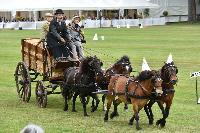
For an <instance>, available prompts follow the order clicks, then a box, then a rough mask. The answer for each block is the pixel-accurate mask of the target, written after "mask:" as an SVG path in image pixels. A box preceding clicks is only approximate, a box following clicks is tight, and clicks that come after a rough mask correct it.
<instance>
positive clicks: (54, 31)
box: [47, 9, 77, 60]
mask: <svg viewBox="0 0 200 133" xmlns="http://www.w3.org/2000/svg"><path fill="white" fill-rule="evenodd" d="M63 15H64V13H63V11H62V9H57V10H56V12H55V18H54V19H53V20H52V21H51V23H50V25H49V32H48V34H47V44H48V46H49V48H50V50H51V52H52V53H53V56H54V59H57V60H59V59H60V58H63V57H64V58H67V59H69V60H77V55H76V54H73V55H72V56H73V59H71V58H70V56H69V52H70V51H69V47H70V48H71V49H72V50H74V49H76V47H75V46H74V45H71V44H70V43H67V42H69V41H70V40H71V38H70V36H69V31H68V29H67V26H66V23H65V21H64V20H63Z"/></svg>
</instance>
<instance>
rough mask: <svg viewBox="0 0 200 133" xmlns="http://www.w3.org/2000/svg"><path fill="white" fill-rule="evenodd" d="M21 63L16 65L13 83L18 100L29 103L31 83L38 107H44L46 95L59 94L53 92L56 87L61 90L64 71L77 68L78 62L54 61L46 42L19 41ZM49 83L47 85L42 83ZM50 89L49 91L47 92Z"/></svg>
mask: <svg viewBox="0 0 200 133" xmlns="http://www.w3.org/2000/svg"><path fill="white" fill-rule="evenodd" d="M21 53H22V61H20V62H19V63H18V64H17V67H16V70H15V74H14V76H15V81H16V87H17V93H18V95H19V98H21V99H22V100H23V101H25V102H29V100H30V97H31V83H32V82H37V83H36V89H35V94H36V100H37V103H38V105H39V106H40V107H46V105H47V95H49V94H60V93H61V92H54V90H55V89H56V88H57V87H59V86H60V87H61V88H62V84H63V79H64V70H65V69H67V68H69V67H78V66H79V64H80V62H79V61H69V60H67V59H65V58H60V60H54V59H53V57H52V54H51V52H49V50H48V48H47V46H46V42H41V41H40V39H37V38H35V39H30V38H27V39H22V40H21ZM45 81H49V83H48V85H45V84H44V82H45ZM48 88H51V90H48Z"/></svg>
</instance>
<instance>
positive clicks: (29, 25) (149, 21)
mask: <svg viewBox="0 0 200 133" xmlns="http://www.w3.org/2000/svg"><path fill="white" fill-rule="evenodd" d="M167 20H168V18H167ZM173 21H176V20H173ZM69 22H70V21H69V20H67V21H66V23H67V24H68V23H69ZM166 22H169V21H166V19H165V18H164V17H162V18H146V19H121V20H101V21H100V20H82V22H81V23H82V25H84V26H85V28H98V27H118V26H120V27H126V26H138V25H139V24H142V25H143V26H153V25H165V23H166ZM170 22H171V21H170ZM43 23H44V21H37V22H8V23H3V22H1V23H0V29H2V28H5V29H8V28H9V29H11V28H12V29H19V27H22V29H40V28H41V26H42V25H43Z"/></svg>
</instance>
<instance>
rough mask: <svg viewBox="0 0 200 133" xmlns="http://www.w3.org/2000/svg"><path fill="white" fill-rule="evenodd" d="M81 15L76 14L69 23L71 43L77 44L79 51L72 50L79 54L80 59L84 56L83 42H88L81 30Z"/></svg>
mask: <svg viewBox="0 0 200 133" xmlns="http://www.w3.org/2000/svg"><path fill="white" fill-rule="evenodd" d="M79 22H80V17H79V16H74V17H73V19H72V22H71V23H70V24H69V30H70V35H71V38H72V39H71V40H72V41H71V43H72V44H73V45H75V46H76V49H77V51H72V52H73V53H75V54H77V52H78V54H77V55H78V56H79V59H80V60H82V59H83V58H84V54H83V47H82V43H86V41H85V40H84V35H83V33H82V31H81V27H80V26H79Z"/></svg>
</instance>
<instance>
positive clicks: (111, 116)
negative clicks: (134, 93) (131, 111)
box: [110, 112, 119, 119]
mask: <svg viewBox="0 0 200 133" xmlns="http://www.w3.org/2000/svg"><path fill="white" fill-rule="evenodd" d="M116 116H119V114H118V112H112V113H111V114H110V119H113V118H114V117H116Z"/></svg>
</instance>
